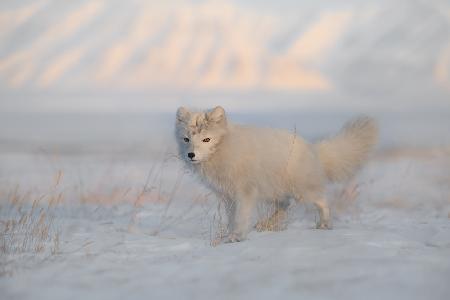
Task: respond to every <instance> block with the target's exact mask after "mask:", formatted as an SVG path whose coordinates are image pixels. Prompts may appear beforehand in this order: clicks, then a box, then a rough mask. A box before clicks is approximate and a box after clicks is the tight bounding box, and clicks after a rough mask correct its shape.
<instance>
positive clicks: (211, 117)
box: [206, 106, 225, 123]
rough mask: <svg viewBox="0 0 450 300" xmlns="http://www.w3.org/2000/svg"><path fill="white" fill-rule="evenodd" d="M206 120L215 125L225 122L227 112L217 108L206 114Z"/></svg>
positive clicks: (219, 107)
mask: <svg viewBox="0 0 450 300" xmlns="http://www.w3.org/2000/svg"><path fill="white" fill-rule="evenodd" d="M206 119H207V120H208V121H210V122H215V123H220V122H222V121H225V110H224V109H223V108H222V107H221V106H216V107H215V108H214V109H213V110H211V111H210V112H208V113H206Z"/></svg>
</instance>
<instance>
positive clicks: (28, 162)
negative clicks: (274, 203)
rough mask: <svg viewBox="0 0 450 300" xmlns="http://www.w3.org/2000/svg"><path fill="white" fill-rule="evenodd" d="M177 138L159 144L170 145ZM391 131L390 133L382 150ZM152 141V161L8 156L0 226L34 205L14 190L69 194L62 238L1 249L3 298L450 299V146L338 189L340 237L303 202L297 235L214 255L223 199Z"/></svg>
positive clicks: (334, 198) (293, 221)
mask: <svg viewBox="0 0 450 300" xmlns="http://www.w3.org/2000/svg"><path fill="white" fill-rule="evenodd" d="M240 118H241V119H242V117H240ZM162 119H164V118H162ZM288 119H289V118H288ZM264 120H265V119H264V118H263V119H261V120H259V121H255V122H256V123H264ZM317 120H320V117H317ZM334 120H335V121H330V122H329V124H328V125H323V124H322V126H323V127H324V128H322V129H318V132H313V131H311V130H308V129H303V130H302V129H301V128H300V127H299V131H300V132H302V131H303V132H306V135H310V136H314V135H317V134H319V133H320V132H321V131H322V130H325V129H326V130H328V131H329V132H332V130H331V129H330V128H333V127H336V124H338V123H339V122H340V120H339V118H335V119H334ZM166 121H167V122H166V123H168V122H169V120H168V119H167V120H166ZM285 121H286V118H285ZM80 123H82V122H80ZM138 124H140V123H138ZM313 124H314V123H313V121H310V125H311V126H312V125H313ZM421 124H423V123H421ZM272 125H273V124H272ZM278 125H280V124H278ZM130 126H131V125H130ZM280 126H282V125H280ZM405 126H407V127H409V126H410V124H409V125H408V124H406V125H405ZM312 127H314V126H312ZM381 127H382V132H384V131H383V128H384V127H383V125H382V126H381ZM399 127H401V125H399ZM303 128H305V127H304V126H303ZM319 128H320V127H319ZM168 129H170V126H168V128H166V129H164V130H163V129H161V130H160V131H159V132H158V131H157V132H158V135H168V136H169V138H168V140H170V138H171V135H170V134H171V132H170V130H168ZM399 130H400V129H399ZM429 130H430V131H433V128H429ZM395 132H396V131H392V132H391V133H390V134H389V132H385V134H384V136H385V137H383V136H382V143H383V140H384V144H386V141H394V140H395V135H394V136H393V135H392V134H395ZM125 136H127V135H125ZM148 137H149V139H150V140H152V135H149V136H148ZM41 138H42V137H41ZM423 138H424V139H425V140H426V136H425V135H424V137H423ZM59 142H60V143H62V142H61V141H59ZM415 142H417V143H419V142H420V138H416V140H415ZM46 143H47V141H46ZM62 144H64V143H62ZM123 144H126V143H123ZM390 144H392V143H390ZM419 144H420V143H419ZM131 145H133V143H131ZM151 146H152V145H150V146H148V148H146V149H151ZM153 146H154V148H153V150H154V151H150V150H149V152H148V154H145V153H142V152H140V151H139V149H137V148H139V147H138V146H135V147H129V146H127V147H122V148H123V149H122V150H121V151H112V150H111V149H109V151H107V150H105V147H103V148H102V147H97V148H96V147H92V145H91V147H90V148H89V147H86V148H82V147H81V149H82V150H83V149H84V150H85V151H91V152H88V153H85V152H83V151H82V150H80V151H81V152H80V153H78V154H77V153H74V151H72V152H67V153H65V152H60V154H59V155H57V154H55V153H57V151H56V152H52V148H51V147H50V149H47V151H44V150H42V149H41V150H39V149H40V148H39V147H36V148H33V149H34V150H35V151H34V152H33V151H29V150H28V151H22V152H20V151H16V150H14V151H12V150H8V148H7V147H3V148H2V149H3V152H2V154H1V155H0V165H1V166H2V169H1V174H0V182H1V189H2V190H1V192H2V203H1V206H0V207H1V214H0V216H1V220H2V221H3V222H5V221H6V220H8V219H11V218H14V217H16V216H17V214H18V212H17V207H19V206H21V207H22V211H26V210H27V208H28V209H29V204H27V203H24V204H17V203H16V204H15V205H16V206H14V205H12V204H8V201H10V200H11V198H12V196H11V195H12V194H14V193H13V191H14V190H15V189H17V192H16V194H18V195H22V196H23V197H24V198H26V199H31V200H33V199H35V198H36V197H42V200H41V203H40V205H39V206H38V207H42V208H44V209H46V208H47V205H48V204H47V202H46V201H48V199H51V198H52V196H55V195H60V194H61V195H62V196H61V197H60V198H59V202H60V203H59V204H56V205H53V206H52V207H51V208H49V209H48V210H46V212H47V213H48V218H51V220H52V224H51V226H50V227H51V228H50V233H49V234H50V236H51V237H52V238H51V239H49V240H48V241H46V242H45V247H44V249H43V250H42V251H41V252H38V253H36V252H35V251H33V250H32V249H28V250H25V251H19V252H16V253H15V252H12V253H9V254H2V259H1V260H0V263H1V264H2V265H1V271H2V276H1V277H0V291H1V294H2V299H61V298H62V299H81V298H84V299H123V298H125V297H128V298H151V299H165V298H171V299H186V298H187V299H212V298H214V299H216V298H218V299H231V298H237V299H249V298H250V299H252V298H256V297H258V298H262V299H273V298H274V297H275V298H282V299H299V298H306V299H336V298H338V299H361V298H364V299H380V298H383V299H448V297H449V296H450V287H449V285H448V281H449V278H450V219H449V217H450V215H449V214H450V150H449V149H448V147H445V146H444V145H442V144H440V145H439V144H438V145H432V146H431V147H428V148H427V147H424V145H422V147H419V146H417V145H416V146H415V147H413V146H407V147H403V148H401V147H398V145H396V147H389V146H388V145H385V146H383V147H381V148H380V149H379V150H378V151H377V153H376V154H375V155H374V157H373V159H372V160H371V162H370V163H369V164H368V166H367V167H366V168H365V169H364V170H362V172H361V173H360V174H359V175H358V176H357V177H356V178H355V179H354V180H353V181H352V182H348V183H346V184H344V185H336V186H330V190H329V197H330V199H331V202H332V203H333V204H332V206H333V223H334V229H333V230H330V231H323V230H316V229H314V228H313V225H314V224H315V218H316V217H317V216H316V212H315V210H314V209H313V207H310V206H309V205H307V204H303V205H300V204H297V205H293V207H292V208H291V212H290V215H289V226H288V229H287V230H285V231H282V232H275V233H273V232H265V233H258V232H252V233H251V234H250V236H249V239H248V240H247V241H244V242H241V243H235V244H226V245H220V246H218V247H211V246H210V242H211V240H212V239H213V238H214V237H215V235H216V234H218V233H219V232H220V228H221V227H220V225H221V224H222V223H223V222H224V220H223V219H221V215H222V214H221V210H220V207H218V205H217V201H216V199H215V197H214V195H211V194H210V193H209V191H208V190H206V189H205V188H203V187H202V186H201V185H199V183H198V182H197V181H196V180H195V179H193V177H192V175H191V174H190V173H186V171H184V169H183V168H182V165H181V164H180V162H179V161H178V160H177V158H176V157H174V156H173V153H174V147H173V143H172V144H171V143H168V144H158V145H153ZM109 147H111V148H114V147H112V146H111V145H110V146H109ZM116 148H117V146H116ZM119 148H120V147H119ZM24 149H27V148H24ZM61 149H64V147H62V148H61ZM93 149H94V150H93ZM53 150H54V149H53ZM54 151H55V150H54ZM61 153H62V154H61ZM26 192H30V193H29V194H26ZM8 199H9V200H8ZM24 201H26V200H24ZM264 213H266V210H265V208H264V207H261V208H260V209H259V210H258V214H259V215H262V214H264ZM2 224H3V225H4V224H5V223H2ZM56 233H58V240H57V241H55V238H54V236H55V234H56Z"/></svg>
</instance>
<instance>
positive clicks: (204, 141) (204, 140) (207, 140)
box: [203, 138, 211, 143]
mask: <svg viewBox="0 0 450 300" xmlns="http://www.w3.org/2000/svg"><path fill="white" fill-rule="evenodd" d="M210 140H211V139H210V138H206V139H203V143H207V142H209V141H210Z"/></svg>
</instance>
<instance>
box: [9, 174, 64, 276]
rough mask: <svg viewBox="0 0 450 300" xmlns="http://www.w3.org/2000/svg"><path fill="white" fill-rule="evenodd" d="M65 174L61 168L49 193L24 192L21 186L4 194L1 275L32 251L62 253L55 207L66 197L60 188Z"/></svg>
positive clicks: (50, 253) (32, 252) (34, 252)
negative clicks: (34, 194) (39, 194)
mask: <svg viewBox="0 0 450 300" xmlns="http://www.w3.org/2000/svg"><path fill="white" fill-rule="evenodd" d="M61 178H62V173H61V172H58V174H57V175H56V176H55V184H54V186H53V187H52V189H51V191H49V193H48V194H45V195H41V196H37V197H36V196H33V193H31V192H24V193H23V192H21V191H20V188H19V186H16V187H15V188H13V189H12V190H10V191H8V192H6V193H1V194H0V197H1V198H2V199H1V202H0V203H1V206H0V208H1V209H0V276H1V275H10V274H12V271H13V268H11V264H12V263H14V262H16V260H17V259H20V258H23V257H25V256H26V255H28V254H29V255H32V256H33V257H35V258H37V257H40V256H39V255H37V254H42V255H43V256H44V257H48V255H55V254H57V253H59V242H60V230H58V228H56V225H55V216H54V214H53V211H54V209H55V208H56V207H57V206H58V204H60V203H61V201H62V200H63V194H62V193H61V192H57V190H58V189H57V188H58V185H59V183H60V181H61ZM33 197H34V198H33Z"/></svg>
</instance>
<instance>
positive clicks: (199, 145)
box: [176, 106, 378, 242]
mask: <svg viewBox="0 0 450 300" xmlns="http://www.w3.org/2000/svg"><path fill="white" fill-rule="evenodd" d="M377 135H378V130H377V127H376V124H375V122H374V121H373V120H372V119H370V118H368V117H361V118H358V119H355V120H353V121H350V122H348V123H347V124H346V125H345V126H344V127H343V129H342V130H341V131H340V133H339V134H338V135H336V136H335V137H333V138H331V139H327V140H324V141H321V142H319V143H317V144H311V143H308V142H306V141H305V140H303V139H302V138H301V137H299V136H297V135H296V134H294V133H290V132H288V131H285V130H277V129H270V128H254V127H249V126H242V125H237V124H232V123H230V122H228V120H227V117H226V115H225V110H224V109H223V108H222V107H220V106H218V107H216V108H214V109H212V110H210V111H207V112H190V111H189V110H188V109H186V108H184V107H180V108H179V109H178V111H177V120H176V137H177V142H178V145H179V154H180V157H181V158H182V159H183V160H184V161H185V162H186V163H187V165H188V166H189V167H190V168H191V169H192V170H193V171H194V172H196V173H197V174H199V175H200V177H201V178H202V179H203V180H204V182H206V183H207V184H208V185H209V186H210V187H211V188H212V189H213V190H214V191H215V192H216V193H217V195H218V196H219V198H220V199H223V200H224V201H225V203H226V205H225V207H226V209H227V217H228V236H227V237H226V238H225V239H224V240H223V242H238V241H242V240H244V239H245V238H246V236H247V234H248V232H249V230H250V227H251V226H250V225H251V224H250V222H251V216H252V212H253V210H254V208H255V205H256V204H257V202H258V201H271V202H273V203H275V204H276V207H277V209H276V211H275V213H274V214H273V215H272V216H271V217H270V218H268V219H266V220H262V221H259V222H258V223H257V224H256V228H257V229H258V230H277V229H279V228H280V224H281V223H282V221H283V219H284V217H285V216H286V209H287V208H288V206H289V199H291V198H293V199H295V200H296V201H301V200H306V201H311V202H313V203H314V204H315V206H316V207H317V209H318V210H319V216H320V219H319V221H318V223H317V228H320V229H331V223H330V210H329V207H328V203H327V200H326V199H325V197H324V185H325V183H326V182H327V181H341V180H345V179H348V178H350V177H351V176H352V175H353V174H354V173H355V171H356V170H357V169H358V168H359V167H361V166H362V164H363V163H364V162H365V161H366V160H367V159H368V156H369V154H370V151H371V150H372V148H373V146H374V145H375V143H376V140H377Z"/></svg>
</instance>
